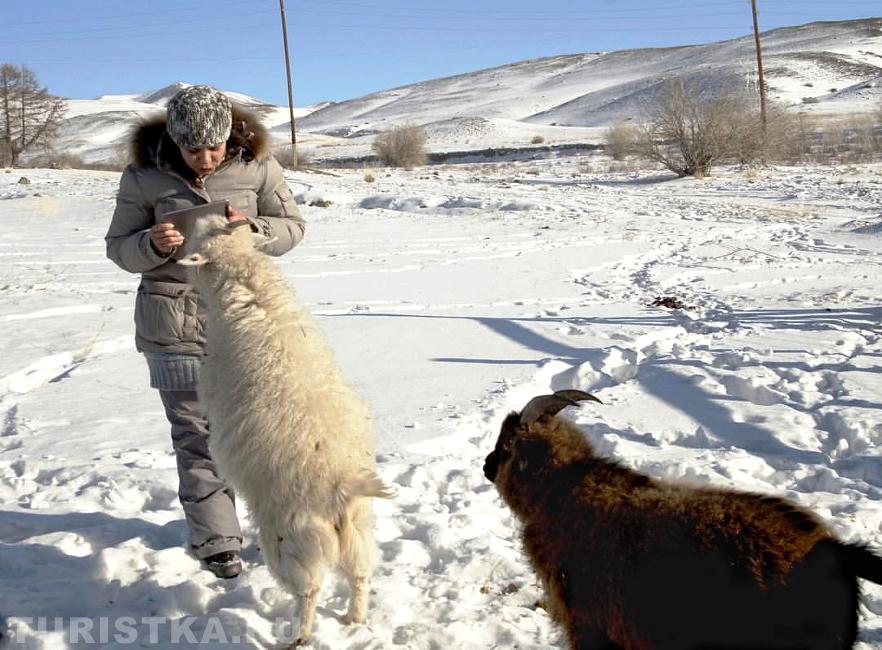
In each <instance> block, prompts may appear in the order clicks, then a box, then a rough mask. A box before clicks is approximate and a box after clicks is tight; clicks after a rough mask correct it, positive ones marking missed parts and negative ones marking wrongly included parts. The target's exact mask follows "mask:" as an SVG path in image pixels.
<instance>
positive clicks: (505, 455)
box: [484, 413, 521, 483]
mask: <svg viewBox="0 0 882 650" xmlns="http://www.w3.org/2000/svg"><path fill="white" fill-rule="evenodd" d="M520 417H521V416H520V414H519V413H509V414H508V417H506V418H505V420H504V421H503V423H502V427H501V429H500V431H499V438H497V440H496V448H495V449H494V450H493V451H491V452H490V453H489V454H488V455H487V458H486V459H485V460H484V476H486V477H487V480H489V481H490V482H491V483H493V482H495V481H496V475H497V474H498V473H499V466H500V465H502V464H504V463H505V462H506V461H507V460H508V459H509V458H510V457H511V455H512V443H513V442H514V439H515V436H516V435H517V430H518V427H519V426H520Z"/></svg>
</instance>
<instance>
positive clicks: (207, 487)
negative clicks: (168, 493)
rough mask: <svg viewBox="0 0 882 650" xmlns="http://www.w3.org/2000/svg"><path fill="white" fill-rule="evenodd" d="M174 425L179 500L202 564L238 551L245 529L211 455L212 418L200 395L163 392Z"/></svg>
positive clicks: (184, 391) (164, 402)
mask: <svg viewBox="0 0 882 650" xmlns="http://www.w3.org/2000/svg"><path fill="white" fill-rule="evenodd" d="M159 396H160V398H161V399H162V405H163V406H164V407H165V415H166V417H167V418H168V421H169V422H170V423H171V437H172V445H173V447H174V450H175V455H176V456H177V460H178V479H179V484H178V497H179V499H180V500H181V505H182V506H183V507H184V516H185V517H186V519H187V525H188V526H189V527H190V544H191V545H192V547H193V552H194V553H195V554H196V557H198V558H200V559H202V558H206V557H208V556H209V555H214V554H215V553H221V552H223V551H238V550H239V549H240V548H241V546H242V530H241V529H240V528H239V520H238V518H237V517H236V506H235V502H234V500H233V493H232V491H231V490H230V489H229V488H228V487H227V486H226V485H225V484H224V482H223V480H222V479H221V478H220V477H219V476H218V475H217V469H216V467H215V464H214V461H213V460H212V458H211V454H210V453H209V452H208V419H207V418H206V416H205V407H204V405H203V404H201V403H200V402H199V399H198V397H197V396H196V391H188V390H160V391H159Z"/></svg>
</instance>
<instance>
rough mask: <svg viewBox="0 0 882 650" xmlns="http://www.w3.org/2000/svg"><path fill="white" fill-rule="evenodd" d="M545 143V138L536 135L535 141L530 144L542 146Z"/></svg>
mask: <svg viewBox="0 0 882 650" xmlns="http://www.w3.org/2000/svg"><path fill="white" fill-rule="evenodd" d="M544 142H545V138H543V137H542V136H541V135H534V136H533V139H532V140H530V144H542V143H544Z"/></svg>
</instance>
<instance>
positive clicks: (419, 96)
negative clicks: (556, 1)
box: [58, 17, 882, 161]
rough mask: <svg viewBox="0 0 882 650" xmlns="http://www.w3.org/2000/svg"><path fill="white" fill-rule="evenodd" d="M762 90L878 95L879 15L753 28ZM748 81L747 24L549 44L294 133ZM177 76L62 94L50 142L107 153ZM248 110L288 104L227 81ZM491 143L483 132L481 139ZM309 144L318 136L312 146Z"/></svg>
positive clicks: (326, 135) (494, 133)
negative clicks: (684, 42) (661, 38)
mask: <svg viewBox="0 0 882 650" xmlns="http://www.w3.org/2000/svg"><path fill="white" fill-rule="evenodd" d="M762 43H763V53H764V63H765V70H766V84H767V87H768V90H769V96H770V97H771V98H772V99H773V100H776V101H779V102H780V103H782V104H784V105H786V106H789V107H790V108H791V109H792V110H800V111H803V110H804V111H807V112H812V113H828V114H845V113H861V112H870V111H873V110H876V109H877V107H879V106H880V105H882V17H880V18H865V19H858V20H848V21H838V22H819V23H810V24H807V25H801V26H796V27H784V28H780V29H775V30H771V31H768V32H766V33H764V34H763V35H762ZM673 77H685V78H687V79H689V80H692V81H695V82H697V83H699V84H701V85H702V86H704V87H707V88H710V89H714V88H718V89H719V88H726V87H732V86H744V87H748V88H756V84H757V81H756V74H755V52H754V44H753V37H752V36H744V37H740V38H736V39H731V40H727V41H720V42H716V43H708V44H704V45H689V46H681V47H667V48H658V49H635V50H620V51H615V52H595V53H583V54H569V55H561V56H551V57H545V58H540V59H532V60H527V61H520V62H517V63H511V64H508V65H503V66H498V67H495V68H489V69H485V70H478V71H476V72H470V73H465V74H460V75H455V76H451V77H444V78H440V79H432V80H427V81H422V82H419V83H415V84H409V85H406V86H400V87H398V88H391V89H388V90H383V91H379V92H376V93H371V94H368V95H364V96H362V97H357V98H353V99H349V100H346V101H342V102H338V103H324V104H319V105H315V106H310V107H306V108H300V109H297V111H296V113H295V115H296V119H297V129H298V133H300V134H303V138H302V141H303V142H304V143H305V145H306V146H310V144H311V145H313V146H315V147H317V149H316V150H318V149H319V148H320V149H321V155H322V156H330V157H333V156H335V155H352V154H353V153H357V152H364V151H368V150H369V143H370V140H371V139H372V138H373V136H374V135H375V134H376V133H378V132H380V131H382V130H385V129H387V128H389V127H391V126H393V125H398V124H403V123H416V124H420V125H423V126H424V127H425V128H426V131H427V133H428V135H429V147H430V148H431V149H432V150H434V151H443V150H445V148H448V149H456V148H458V149H462V148H475V149H477V148H480V147H482V146H491V145H492V144H495V143H519V144H523V143H524V142H528V141H529V140H530V137H531V136H533V137H536V136H542V137H543V138H545V139H546V140H554V141H556V142H566V141H569V142H573V141H584V140H585V139H586V138H591V137H592V135H593V136H594V137H595V138H596V135H597V129H599V128H602V127H605V126H608V125H610V124H613V123H615V122H617V121H621V120H629V119H639V118H640V116H641V114H642V112H643V111H644V110H645V108H646V106H647V105H648V104H649V103H650V102H651V101H652V100H653V98H654V97H655V96H656V94H657V93H658V91H659V89H660V88H661V85H662V84H663V83H664V81H665V80H667V79H670V78H673ZM186 85H187V84H183V83H180V82H177V83H174V84H171V85H169V86H166V87H165V88H161V89H158V90H154V91H148V92H144V93H142V94H140V95H111V96H105V97H102V98H100V99H97V100H69V102H68V104H69V112H68V116H67V119H66V120H65V122H64V125H63V127H62V130H61V135H60V137H59V145H58V148H59V150H62V148H63V150H65V151H69V152H71V153H74V154H77V155H80V156H81V157H82V158H83V159H85V160H87V161H101V160H110V159H112V158H113V157H115V156H117V157H118V155H119V149H120V143H122V142H123V141H124V140H125V133H126V132H127V130H128V128H129V127H130V126H131V124H133V123H134V122H136V121H137V120H138V119H140V118H143V117H144V116H146V115H148V114H150V113H151V112H156V111H159V110H162V108H163V107H164V106H165V103H166V102H167V101H168V99H169V98H170V97H171V96H172V95H173V94H174V93H175V92H176V91H177V90H178V89H180V88H182V87H184V86H186ZM229 94H230V95H231V97H232V98H233V99H234V100H236V101H238V102H240V103H242V104H244V105H246V106H248V107H249V108H251V109H252V110H255V111H257V112H258V113H259V114H260V115H261V117H262V119H263V120H264V122H265V124H266V125H267V126H268V127H269V128H270V129H271V130H272V132H273V134H274V136H275V137H276V139H277V140H278V141H279V143H284V142H285V141H287V139H288V137H289V134H290V125H289V118H288V109H287V107H282V106H275V105H273V104H269V103H266V102H263V101H261V100H259V99H255V98H253V97H249V96H247V95H241V94H239V93H235V92H230V93H229ZM488 143H490V144H488ZM318 145H320V147H319V146H318Z"/></svg>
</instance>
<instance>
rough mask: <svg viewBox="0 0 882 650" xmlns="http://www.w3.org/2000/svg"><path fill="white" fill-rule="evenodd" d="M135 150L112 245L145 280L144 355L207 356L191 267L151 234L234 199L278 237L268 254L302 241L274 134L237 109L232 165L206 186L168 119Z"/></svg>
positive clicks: (138, 332) (153, 126) (139, 139)
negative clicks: (158, 226)
mask: <svg viewBox="0 0 882 650" xmlns="http://www.w3.org/2000/svg"><path fill="white" fill-rule="evenodd" d="M132 151H133V154H134V156H133V157H134V161H133V163H132V164H131V165H129V166H128V167H126V169H125V171H124V172H123V174H122V178H121V179H120V186H119V193H118V194H117V198H116V209H115V210H114V212H113V219H112V220H111V222H110V227H109V228H108V231H107V235H106V236H105V242H106V244H107V256H108V257H109V258H110V259H111V260H113V261H114V262H115V263H116V264H117V265H118V266H119V267H121V268H123V269H125V270H126V271H130V272H132V273H140V274H141V284H140V286H139V287H138V295H137V298H136V301H135V343H136V346H137V348H138V350H140V351H142V352H172V353H183V354H201V352H202V348H203V344H204V341H205V338H204V323H203V314H202V311H203V310H202V307H201V304H200V301H199V296H198V294H197V292H196V290H195V289H194V288H193V287H192V286H191V285H190V284H189V283H188V282H187V272H186V267H183V266H181V265H179V264H177V263H176V262H175V261H174V260H173V259H172V258H170V257H163V256H161V255H159V254H158V253H157V252H156V251H155V250H154V248H153V247H152V246H151V245H150V227H151V226H152V225H153V224H155V223H158V222H159V221H161V218H162V216H163V215H165V214H167V213H168V212H172V211H174V210H181V209H183V208H188V207H192V206H195V205H201V204H203V203H208V202H210V201H219V200H223V199H227V200H229V201H230V203H231V204H232V206H233V207H234V208H236V209H237V210H238V211H239V212H240V213H242V214H243V215H245V216H246V217H249V218H250V219H251V220H252V221H253V222H254V223H256V224H257V225H258V227H259V228H260V229H261V230H262V231H263V234H265V235H267V236H269V237H270V238H275V241H274V242H273V243H271V244H269V245H268V246H267V247H266V248H265V249H264V250H265V251H266V252H267V253H268V254H270V255H275V256H278V255H282V254H284V253H286V252H288V251H289V250H291V248H293V247H294V246H295V245H296V244H297V243H298V242H299V241H300V240H301V239H302V238H303V233H304V228H305V224H304V221H303V219H302V218H301V217H300V214H299V212H298V211H297V206H296V205H295V203H294V197H293V196H292V194H291V190H290V189H289V188H288V185H287V184H286V183H285V179H284V176H283V174H282V168H281V166H280V165H279V163H278V162H277V161H276V160H275V158H273V156H272V152H271V140H270V136H269V133H268V132H267V131H266V129H265V128H264V127H263V126H262V125H261V124H260V123H259V121H258V120H257V118H256V117H255V116H254V115H253V114H251V113H249V112H247V111H245V110H243V109H241V108H240V107H234V109H233V133H232V134H231V136H230V140H228V141H227V152H228V155H227V158H226V160H224V162H222V163H221V164H220V165H219V166H218V168H217V169H216V170H215V171H214V172H213V173H211V174H210V175H208V176H207V177H205V178H204V179H201V182H199V180H197V179H195V174H194V173H193V172H191V171H190V170H189V168H188V167H187V166H186V164H185V163H184V162H183V159H182V158H181V156H180V151H179V150H178V148H177V146H176V145H175V144H174V143H173V142H172V141H171V139H170V138H169V137H168V136H167V134H166V133H165V118H164V116H163V117H161V118H157V119H155V120H152V121H149V122H145V123H143V124H141V125H140V126H139V127H138V128H137V129H136V130H135V131H134V133H133V139H132Z"/></svg>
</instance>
